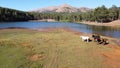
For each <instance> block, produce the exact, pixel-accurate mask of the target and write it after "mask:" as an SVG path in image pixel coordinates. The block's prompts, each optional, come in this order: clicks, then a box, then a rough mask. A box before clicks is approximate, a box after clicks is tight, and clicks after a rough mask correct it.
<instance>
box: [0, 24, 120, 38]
mask: <svg viewBox="0 0 120 68" xmlns="http://www.w3.org/2000/svg"><path fill="white" fill-rule="evenodd" d="M8 27H22V28H29V29H40V28H64V27H65V28H70V29H73V30H77V31H80V32H84V33H96V34H100V35H105V36H110V37H115V38H120V28H115V27H114V28H113V27H107V26H93V25H85V24H77V23H62V22H7V23H0V28H8Z"/></svg>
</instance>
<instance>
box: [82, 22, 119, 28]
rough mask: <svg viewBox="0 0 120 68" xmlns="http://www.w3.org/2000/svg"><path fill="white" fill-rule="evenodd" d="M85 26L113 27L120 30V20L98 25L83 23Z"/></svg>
mask: <svg viewBox="0 0 120 68" xmlns="http://www.w3.org/2000/svg"><path fill="white" fill-rule="evenodd" d="M82 23H83V24H88V25H96V26H111V27H119V28H120V20H115V21H112V22H108V23H96V22H82Z"/></svg>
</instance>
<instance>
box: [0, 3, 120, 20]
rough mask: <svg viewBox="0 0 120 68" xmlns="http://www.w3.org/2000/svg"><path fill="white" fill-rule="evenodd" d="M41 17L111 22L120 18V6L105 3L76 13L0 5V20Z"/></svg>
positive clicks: (37, 18) (36, 18)
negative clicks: (32, 10)
mask: <svg viewBox="0 0 120 68" xmlns="http://www.w3.org/2000/svg"><path fill="white" fill-rule="evenodd" d="M41 19H55V20H56V21H65V22H81V21H95V22H110V21H114V20H117V19H120V7H117V6H115V5H113V6H112V7H110V8H106V7H105V6H104V5H103V6H101V7H97V8H95V9H93V10H91V11H89V12H75V13H74V12H73V13H69V12H65V13H57V12H55V13H53V12H52V13H51V12H50V13H36V12H23V11H18V10H14V9H9V8H2V7H0V21H27V20H41Z"/></svg>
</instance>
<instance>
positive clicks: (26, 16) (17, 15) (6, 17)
mask: <svg viewBox="0 0 120 68" xmlns="http://www.w3.org/2000/svg"><path fill="white" fill-rule="evenodd" d="M30 19H34V16H33V15H32V14H31V13H29V12H24V11H19V10H15V9H9V8H3V7H0V22H7V21H8V22H9V21H27V20H30Z"/></svg>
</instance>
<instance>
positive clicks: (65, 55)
mask: <svg viewBox="0 0 120 68" xmlns="http://www.w3.org/2000/svg"><path fill="white" fill-rule="evenodd" d="M105 51H108V52H110V51H112V48H109V47H108V46H102V45H97V44H96V43H95V42H90V43H86V42H83V41H82V40H81V39H80V38H79V36H78V35H74V34H72V33H70V32H65V31H62V30H56V31H53V32H38V31H33V30H27V29H4V30H0V54H1V55H0V68H107V65H104V64H103V62H104V61H105V58H104V57H103V56H102V55H101V53H102V52H105ZM36 54H39V55H42V58H41V57H40V59H38V60H36V61H31V60H30V59H29V57H30V56H32V55H36Z"/></svg>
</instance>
